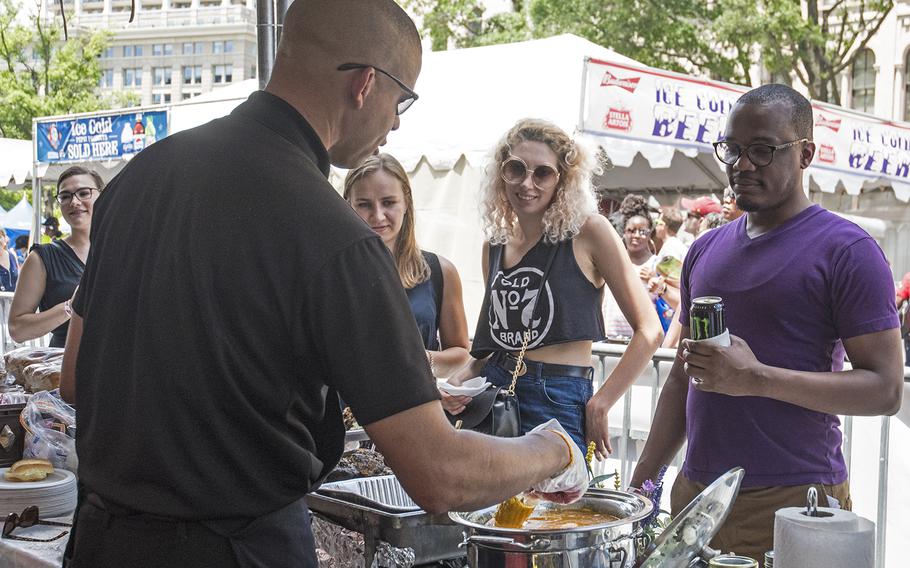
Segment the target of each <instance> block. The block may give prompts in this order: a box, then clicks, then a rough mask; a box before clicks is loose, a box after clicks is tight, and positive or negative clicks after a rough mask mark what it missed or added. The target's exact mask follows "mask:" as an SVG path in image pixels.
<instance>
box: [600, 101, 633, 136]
mask: <svg viewBox="0 0 910 568" xmlns="http://www.w3.org/2000/svg"><path fill="white" fill-rule="evenodd" d="M604 127H606V128H609V129H611V130H622V131H623V132H629V131H631V130H632V113H631V112H629V111H628V110H620V109H618V108H613V107H610V110H608V111H607V114H606V115H605V116H604Z"/></svg>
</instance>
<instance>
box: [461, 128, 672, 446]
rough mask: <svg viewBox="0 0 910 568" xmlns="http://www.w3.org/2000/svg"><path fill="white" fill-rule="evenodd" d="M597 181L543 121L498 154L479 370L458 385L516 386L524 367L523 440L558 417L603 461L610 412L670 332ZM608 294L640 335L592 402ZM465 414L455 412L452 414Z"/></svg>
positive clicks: (488, 187) (581, 154)
mask: <svg viewBox="0 0 910 568" xmlns="http://www.w3.org/2000/svg"><path fill="white" fill-rule="evenodd" d="M593 171H594V160H593V157H592V156H591V154H590V153H589V152H588V151H587V150H586V149H585V148H583V147H581V146H580V145H578V144H576V142H575V141H573V140H572V139H571V138H570V137H569V136H568V135H567V134H566V133H565V132H563V131H562V130H561V129H560V128H559V127H557V126H555V125H553V124H551V123H549V122H545V121H542V120H535V119H525V120H521V121H519V122H518V123H517V124H516V125H515V126H514V127H512V128H511V129H510V130H509V131H508V132H507V133H506V135H505V136H504V137H503V139H502V140H501V141H500V142H499V143H498V144H497V146H496V148H495V150H494V152H493V160H492V167H491V171H488V175H487V179H486V182H485V185H484V187H483V191H482V198H481V199H482V205H481V210H482V214H483V221H484V225H485V230H486V233H487V237H488V239H489V242H488V243H485V244H484V247H483V267H484V278H485V281H486V292H485V297H484V303H483V307H482V308H481V313H480V319H479V321H478V323H477V330H476V332H475V334H474V343H473V345H472V351H471V355H472V356H473V357H474V360H473V361H472V362H471V363H470V364H469V365H468V366H467V367H466V368H465V369H463V370H462V371H461V372H459V373H458V374H457V375H456V376H454V377H452V378H451V379H449V380H450V382H453V383H456V384H460V383H461V382H463V381H464V380H466V379H468V378H471V377H474V376H477V375H482V376H485V377H487V380H489V381H490V382H492V383H493V384H494V385H497V386H503V387H506V388H507V387H508V386H509V384H510V383H511V381H512V372H513V370H514V369H515V368H516V367H518V369H519V373H520V376H519V379H518V382H517V386H516V393H517V395H518V403H519V410H520V415H521V429H522V431H523V432H527V431H529V430H531V429H532V428H534V427H535V426H537V425H538V424H541V423H543V422H546V421H547V420H549V419H551V418H556V419H558V420H559V422H560V423H561V424H562V425H563V427H564V428H565V429H566V431H567V432H568V433H569V434H570V435H571V436H572V438H573V440H574V441H575V442H576V443H577V444H578V445H579V446H581V447H582V448H585V447H586V446H587V442H588V441H593V442H595V443H596V453H597V456H598V457H599V458H601V459H602V458H605V457H606V456H607V455H608V454H609V452H611V451H612V448H611V446H610V441H609V432H608V425H607V412H608V411H609V410H610V407H611V406H613V404H614V403H615V402H616V401H617V400H618V399H619V398H620V397H621V396H622V395H623V393H624V392H625V391H626V390H627V389H628V388H629V386H631V384H632V383H633V381H634V380H635V378H636V377H638V375H639V374H640V373H641V372H642V371H643V370H644V368H645V366H646V365H647V364H648V362H649V361H650V360H651V356H652V355H653V353H654V351H655V350H656V349H657V347H658V345H660V339H661V335H662V333H661V328H660V323H659V321H658V319H657V314H656V313H655V311H654V307H653V305H652V304H651V302H650V300H649V299H648V296H647V294H646V293H645V291H644V289H643V288H642V286H641V282H640V281H639V279H638V274H637V272H636V270H635V269H634V267H633V266H632V263H631V261H630V260H629V256H628V254H627V253H626V250H625V247H623V244H622V241H620V239H619V236H618V235H617V234H616V231H614V230H613V228H612V227H611V226H610V225H609V223H608V221H607V220H606V219H605V218H604V217H602V216H601V215H599V214H598V213H597V208H596V203H595V199H594V193H593V189H592V187H591V175H592V172H593ZM604 284H606V285H607V286H609V288H610V290H611V291H612V293H613V295H614V296H615V297H616V299H617V301H618V302H619V305H620V306H621V308H622V311H623V313H625V314H626V316H627V318H628V320H629V321H630V322H631V323H632V326H633V328H634V330H635V333H634V335H633V338H632V341H631V342H630V344H629V346H628V349H627V350H626V353H625V355H623V357H622V358H621V359H620V361H619V363H618V364H617V366H616V368H615V369H614V371H613V373H612V374H611V375H610V377H609V379H608V380H607V381H606V383H605V384H604V386H603V387H602V388H601V389H600V390H599V391H598V392H597V393H596V394H594V392H593V385H592V378H593V374H594V369H593V368H592V367H591V344H592V342H594V341H601V340H603V339H604V322H603V316H602V313H601V303H602V301H603V286H604ZM523 349H524V350H525V354H524V358H523V364H521V365H519V364H518V355H519V353H520V352H521V351H522V350H523ZM463 408H464V407H456V408H451V406H447V410H449V412H451V413H453V414H455V413H458V412H460V411H461V410H463Z"/></svg>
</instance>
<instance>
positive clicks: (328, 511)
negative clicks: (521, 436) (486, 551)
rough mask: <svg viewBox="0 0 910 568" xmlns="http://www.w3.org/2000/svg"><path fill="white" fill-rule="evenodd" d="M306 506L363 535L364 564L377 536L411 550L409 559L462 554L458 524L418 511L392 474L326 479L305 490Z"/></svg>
mask: <svg viewBox="0 0 910 568" xmlns="http://www.w3.org/2000/svg"><path fill="white" fill-rule="evenodd" d="M307 504H308V505H309V507H310V510H311V511H312V512H313V513H314V514H316V515H317V516H318V517H321V518H323V519H325V520H327V521H329V522H332V523H335V524H337V525H339V526H342V527H344V528H346V529H348V530H352V531H356V532H358V533H360V534H362V535H363V537H364V557H365V558H364V560H365V565H366V566H370V565H371V564H372V562H373V557H374V555H375V553H376V548H377V546H378V544H379V542H380V541H382V542H386V543H388V544H390V545H392V546H394V547H397V548H410V549H412V550H413V551H414V556H415V558H414V564H425V563H430V562H438V561H440V560H448V559H452V558H459V557H462V556H464V550H463V549H461V548H460V545H461V542H462V533H461V528H460V527H458V526H457V525H454V524H453V523H452V522H451V521H450V520H449V518H448V516H446V515H430V514H429V513H427V512H426V511H423V510H422V509H421V508H420V507H419V506H418V505H416V504H415V503H414V501H413V500H411V498H410V497H409V496H408V494H407V493H406V492H405V491H404V489H403V488H402V487H401V484H400V483H399V482H398V479H397V478H396V477H395V476H394V475H385V476H380V477H365V478H358V479H352V480H348V481H339V482H335V483H326V484H323V485H322V486H320V487H319V489H317V490H316V492H315V493H311V494H309V495H308V496H307Z"/></svg>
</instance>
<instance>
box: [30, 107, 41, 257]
mask: <svg viewBox="0 0 910 568" xmlns="http://www.w3.org/2000/svg"><path fill="white" fill-rule="evenodd" d="M32 214H33V215H34V216H35V218H34V221H33V222H32V239H33V240H32V244H33V245H36V244H38V243H39V242H40V241H41V233H40V229H41V176H40V175H39V174H38V119H36V118H33V119H32Z"/></svg>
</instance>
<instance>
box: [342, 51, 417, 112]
mask: <svg viewBox="0 0 910 568" xmlns="http://www.w3.org/2000/svg"><path fill="white" fill-rule="evenodd" d="M367 68H373V69H375V70H376V71H378V72H379V73H382V74H383V75H385V76H386V77H388V78H389V79H391V80H393V81H395V83H397V84H398V86H399V87H401V90H402V91H404V93H405V96H404V97H401V99H399V100H398V108H397V109H396V110H395V114H397V115H398V116H401V115H403V114H404V111H406V110H408V109H409V108H411V105H412V104H414V101H416V100H417V99H418V98H419V97H418V96H417V93H415V92H414V91H413V89H411V88H410V87H408V86H407V85H405V84H404V83H403V82H402V81H401V79H399V78H398V77H396V76H395V75H392V74H391V73H389V72H388V71H386V70H385V69H380V68H379V67H376V66H375V65H369V64H367V63H344V64H342V65H339V66H338V71H352V70H354V69H367Z"/></svg>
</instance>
